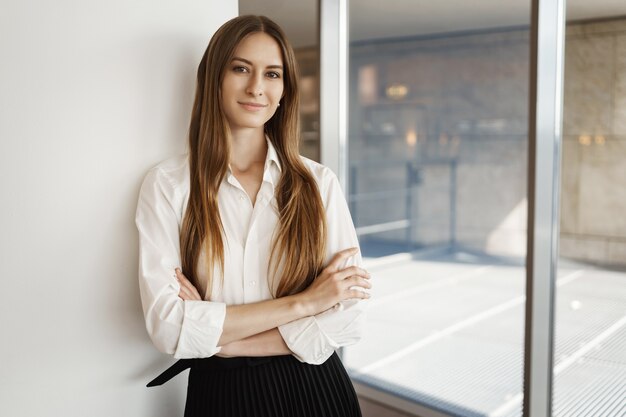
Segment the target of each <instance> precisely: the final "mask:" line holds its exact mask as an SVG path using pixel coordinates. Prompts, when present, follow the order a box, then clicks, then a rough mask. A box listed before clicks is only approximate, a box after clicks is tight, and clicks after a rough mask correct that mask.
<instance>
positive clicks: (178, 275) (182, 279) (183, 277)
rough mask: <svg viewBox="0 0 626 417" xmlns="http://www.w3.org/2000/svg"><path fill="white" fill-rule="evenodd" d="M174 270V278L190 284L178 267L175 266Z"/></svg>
mask: <svg viewBox="0 0 626 417" xmlns="http://www.w3.org/2000/svg"><path fill="white" fill-rule="evenodd" d="M174 271H175V272H176V278H177V279H178V280H180V281H183V282H185V283H190V284H191V281H189V280H188V279H187V277H186V276H185V274H183V271H181V270H180V268H176V269H175V270H174Z"/></svg>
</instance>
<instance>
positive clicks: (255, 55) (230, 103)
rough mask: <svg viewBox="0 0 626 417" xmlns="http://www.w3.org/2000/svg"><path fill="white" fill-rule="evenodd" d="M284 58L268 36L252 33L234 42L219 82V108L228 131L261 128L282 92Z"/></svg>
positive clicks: (274, 41)
mask: <svg viewBox="0 0 626 417" xmlns="http://www.w3.org/2000/svg"><path fill="white" fill-rule="evenodd" d="M283 88H284V84H283V59H282V53H281V49H280V46H279V45H278V42H276V40H274V38H272V37H271V36H270V35H268V34H266V33H263V32H256V33H252V34H250V35H248V36H246V37H245V38H243V39H242V41H241V42H240V43H239V45H237V47H236V48H235V52H234V54H233V58H232V60H231V62H230V63H229V64H228V65H227V66H226V69H225V73H224V78H223V80H222V85H221V104H222V109H223V110H224V113H225V115H226V119H227V120H228V124H229V125H230V129H231V131H235V130H239V129H261V130H263V126H264V125H265V122H267V121H268V120H269V119H270V118H271V117H272V116H273V115H274V113H275V112H276V109H277V108H278V104H279V102H280V99H281V97H282V95H283Z"/></svg>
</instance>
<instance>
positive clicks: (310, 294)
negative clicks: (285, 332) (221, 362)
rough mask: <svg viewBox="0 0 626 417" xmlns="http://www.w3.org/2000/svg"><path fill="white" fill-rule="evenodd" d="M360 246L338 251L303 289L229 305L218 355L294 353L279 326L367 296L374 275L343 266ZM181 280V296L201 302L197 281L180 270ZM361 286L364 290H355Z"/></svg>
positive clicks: (177, 275) (179, 277)
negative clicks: (190, 279)
mask: <svg viewBox="0 0 626 417" xmlns="http://www.w3.org/2000/svg"><path fill="white" fill-rule="evenodd" d="M357 251H358V249H357V248H350V249H346V250H343V251H340V252H338V253H337V254H336V255H335V256H334V257H333V259H332V260H331V261H330V262H329V264H328V266H327V267H326V268H324V270H323V271H322V273H321V274H320V275H319V276H318V277H317V278H316V279H315V280H314V281H313V283H312V284H311V285H310V286H309V287H308V288H307V289H306V290H304V291H303V292H301V293H299V294H295V295H290V296H286V297H281V298H277V299H273V300H267V301H261V302H257V303H251V304H242V305H232V306H227V307H226V317H225V319H224V326H223V331H222V335H221V337H220V340H219V343H218V345H219V346H220V347H221V350H220V352H219V353H218V354H217V356H222V357H233V356H276V355H288V354H290V353H291V351H290V350H289V348H288V346H287V344H286V343H285V341H284V340H283V338H282V336H281V334H280V332H279V331H278V326H280V325H283V324H285V323H289V322H291V321H293V320H296V319H299V318H302V317H307V316H312V315H315V314H318V313H321V312H323V311H326V310H328V309H329V308H331V307H333V306H334V305H335V304H337V303H339V302H340V301H343V300H347V299H355V298H356V299H367V298H369V294H368V293H367V292H364V291H361V290H360V289H369V288H371V284H370V281H369V278H370V275H369V273H368V272H367V271H365V270H364V269H362V268H359V267H357V266H351V267H347V268H344V269H339V266H340V265H341V264H342V262H343V261H345V260H346V259H347V258H349V257H350V256H352V255H354V254H356V253H357ZM176 278H177V279H178V282H179V283H180V292H179V294H178V296H179V297H180V298H182V299H183V300H196V301H201V300H202V297H201V296H200V294H199V293H198V290H197V289H196V288H195V287H194V286H193V284H192V283H191V282H190V281H189V280H188V279H187V277H185V276H184V275H183V273H182V272H181V271H180V269H178V268H177V269H176ZM354 287H358V288H360V289H355V288H354Z"/></svg>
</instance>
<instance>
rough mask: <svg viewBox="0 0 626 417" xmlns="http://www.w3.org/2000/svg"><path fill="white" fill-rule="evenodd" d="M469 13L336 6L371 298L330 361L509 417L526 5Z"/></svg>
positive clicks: (521, 253)
mask: <svg viewBox="0 0 626 417" xmlns="http://www.w3.org/2000/svg"><path fill="white" fill-rule="evenodd" d="M478 3H479V4H475V3H473V4H472V5H471V6H470V5H469V4H468V5H467V6H463V7H467V10H455V11H448V12H446V10H443V9H442V5H441V3H440V2H439V3H438V2H427V3H424V2H421V3H420V7H419V8H418V7H414V6H407V2H400V1H388V2H385V8H380V7H378V4H379V3H377V2H374V1H370V0H352V1H351V2H350V19H349V20H350V36H351V39H350V49H349V59H350V73H349V79H350V92H349V97H350V98H349V100H350V101H349V116H350V117H349V131H348V133H349V166H350V182H349V184H350V189H349V202H350V208H351V210H352V215H353V218H354V221H355V224H356V227H357V232H358V234H359V238H360V242H361V246H362V253H363V255H364V257H365V258H366V263H367V267H368V269H369V270H370V271H371V272H372V275H373V277H374V278H373V279H374V281H373V283H374V287H375V288H374V290H373V298H372V301H371V302H370V308H369V313H368V329H367V333H366V336H365V338H364V340H363V341H361V342H360V343H359V344H357V345H355V346H354V347H351V348H348V349H346V352H345V356H344V362H345V363H346V365H347V366H348V367H349V369H350V372H351V375H352V376H353V378H354V379H355V381H357V382H359V383H361V384H365V385H368V386H371V387H375V388H377V389H380V390H383V391H386V392H389V393H392V394H394V395H396V396H399V397H402V398H404V399H407V400H410V401H413V402H416V403H421V404H424V405H426V406H428V407H429V408H435V409H438V410H440V411H443V412H445V413H447V414H450V415H459V416H478V415H480V416H484V415H492V414H493V415H498V413H503V412H504V411H507V412H508V411H511V410H512V411H514V412H515V413H517V414H518V415H519V414H520V413H521V401H520V395H521V393H522V390H523V387H522V374H523V345H524V300H525V298H524V291H525V273H526V272H525V266H524V265H525V258H526V220H527V165H528V159H527V153H528V84H529V79H528V77H529V69H528V68H529V50H530V46H529V30H528V24H529V18H530V2H519V1H504V2H497V3H494V2H480V1H479V2H478ZM480 3H484V4H483V5H480ZM446 7H447V6H446ZM481 7H485V8H487V7H488V8H491V9H497V10H491V11H490V12H489V13H485V14H484V16H482V17H476V13H475V10H476V9H477V8H478V9H480V8H481ZM496 15H497V16H498V18H497V19H495V18H494V16H496ZM463 16H465V17H463ZM494 413H495V414H494Z"/></svg>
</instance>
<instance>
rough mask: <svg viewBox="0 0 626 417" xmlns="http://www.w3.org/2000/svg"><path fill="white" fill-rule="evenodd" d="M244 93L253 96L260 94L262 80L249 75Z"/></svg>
mask: <svg viewBox="0 0 626 417" xmlns="http://www.w3.org/2000/svg"><path fill="white" fill-rule="evenodd" d="M246 93H247V94H250V95H251V96H254V97H260V96H262V95H263V82H262V81H261V80H260V79H259V78H258V77H250V80H249V81H248V86H247V87H246Z"/></svg>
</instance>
